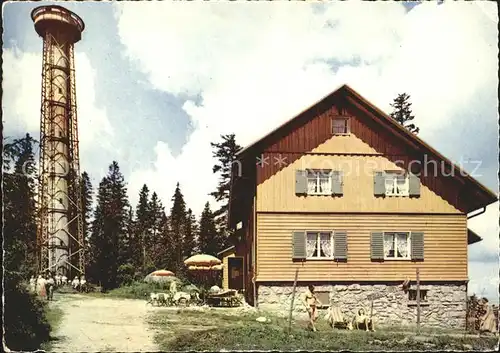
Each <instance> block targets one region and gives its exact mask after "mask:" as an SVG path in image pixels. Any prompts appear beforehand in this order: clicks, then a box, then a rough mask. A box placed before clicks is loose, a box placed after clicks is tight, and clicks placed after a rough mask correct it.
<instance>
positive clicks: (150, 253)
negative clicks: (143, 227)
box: [145, 192, 165, 270]
mask: <svg viewBox="0 0 500 353" xmlns="http://www.w3.org/2000/svg"><path fill="white" fill-rule="evenodd" d="M148 217H149V221H148V225H149V229H148V232H149V237H148V242H149V243H148V244H146V247H145V248H146V256H147V260H146V263H147V267H149V268H151V267H156V264H157V263H158V259H157V258H156V257H157V256H158V254H159V253H161V249H160V247H161V245H162V228H163V222H164V221H165V209H164V208H163V205H162V204H161V201H160V199H159V198H158V195H157V194H156V192H153V194H152V195H151V201H150V202H149V215H148ZM148 270H149V269H148Z"/></svg>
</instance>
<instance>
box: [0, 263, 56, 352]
mask: <svg viewBox="0 0 500 353" xmlns="http://www.w3.org/2000/svg"><path fill="white" fill-rule="evenodd" d="M4 298H5V306H4V309H5V311H4V329H5V342H6V345H7V347H9V349H11V350H15V351H33V350H36V349H39V348H40V345H41V344H42V343H43V342H45V341H48V340H49V338H50V329H51V328H50V325H49V323H48V321H47V317H46V311H45V306H46V303H45V302H42V301H41V300H39V299H38V298H37V297H36V296H35V295H33V294H31V293H29V292H28V290H27V289H26V288H25V286H24V285H22V284H21V282H20V281H19V279H18V278H16V276H15V275H14V274H12V273H9V272H8V271H6V273H5V287H4Z"/></svg>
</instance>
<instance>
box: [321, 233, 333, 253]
mask: <svg viewBox="0 0 500 353" xmlns="http://www.w3.org/2000/svg"><path fill="white" fill-rule="evenodd" d="M320 246H321V252H322V253H323V254H324V256H326V257H331V256H332V249H333V246H332V237H331V235H330V233H322V234H321V235H320Z"/></svg>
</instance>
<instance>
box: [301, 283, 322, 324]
mask: <svg viewBox="0 0 500 353" xmlns="http://www.w3.org/2000/svg"><path fill="white" fill-rule="evenodd" d="M302 304H303V305H304V307H305V308H306V311H307V314H308V315H309V323H308V325H307V327H308V328H311V329H312V330H313V331H314V332H316V331H317V330H316V326H315V323H316V320H317V319H318V309H317V307H318V306H320V305H321V302H320V301H319V300H318V298H317V297H316V293H315V292H314V286H313V285H309V287H308V289H307V291H306V292H305V293H304V294H303V295H302Z"/></svg>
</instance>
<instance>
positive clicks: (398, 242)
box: [384, 232, 411, 260]
mask: <svg viewBox="0 0 500 353" xmlns="http://www.w3.org/2000/svg"><path fill="white" fill-rule="evenodd" d="M410 258H411V238H410V233H409V232H385V233H384V259H385V260H409V259H410Z"/></svg>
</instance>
